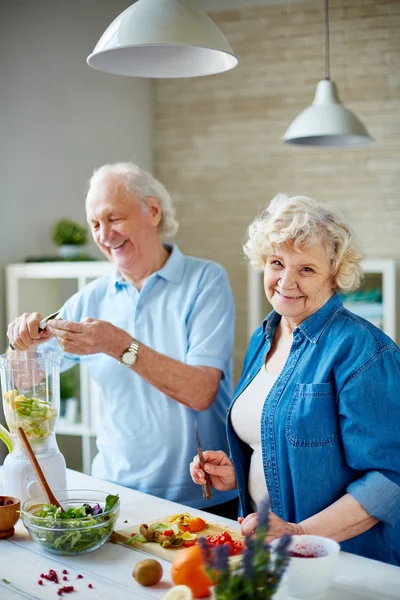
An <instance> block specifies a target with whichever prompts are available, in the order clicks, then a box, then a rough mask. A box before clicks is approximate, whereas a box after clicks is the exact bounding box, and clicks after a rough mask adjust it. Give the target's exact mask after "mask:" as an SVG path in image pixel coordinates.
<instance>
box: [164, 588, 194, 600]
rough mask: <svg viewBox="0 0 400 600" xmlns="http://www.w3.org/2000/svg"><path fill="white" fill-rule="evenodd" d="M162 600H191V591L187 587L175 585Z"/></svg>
mask: <svg viewBox="0 0 400 600" xmlns="http://www.w3.org/2000/svg"><path fill="white" fill-rule="evenodd" d="M164 600H193V594H192V590H191V589H190V588H188V586H187V585H176V586H175V587H173V588H171V589H170V590H169V592H167V594H166V595H165V596H164Z"/></svg>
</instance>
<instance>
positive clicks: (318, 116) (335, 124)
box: [282, 0, 373, 147]
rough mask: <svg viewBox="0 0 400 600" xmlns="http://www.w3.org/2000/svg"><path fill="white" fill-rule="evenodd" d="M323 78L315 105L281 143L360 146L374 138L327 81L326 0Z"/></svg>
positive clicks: (316, 94)
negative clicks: (344, 104) (343, 103)
mask: <svg viewBox="0 0 400 600" xmlns="http://www.w3.org/2000/svg"><path fill="white" fill-rule="evenodd" d="M325 35H326V50H325V65H326V70H325V74H326V76H325V79H323V80H322V81H320V82H319V83H318V85H317V90H316V93H315V98H314V102H313V103H312V105H311V106H309V107H308V108H306V110H304V111H303V112H302V113H300V114H299V115H298V117H296V119H295V120H294V121H293V122H292V123H291V125H290V126H289V128H288V130H287V131H286V133H285V135H284V136H283V138H282V140H283V141H284V142H286V143H287V144H295V145H299V146H332V147H334V146H336V147H339V146H342V147H343V146H363V145H365V144H370V143H371V142H372V141H373V138H372V137H371V136H370V135H369V133H368V131H367V130H366V128H365V127H364V125H363V124H362V123H361V121H360V119H358V118H357V117H356V116H355V115H354V114H353V113H352V112H350V111H349V110H348V109H347V108H346V107H344V106H343V105H342V104H341V103H340V100H339V95H338V91H337V87H336V84H335V83H334V82H333V81H331V79H330V60H329V6H328V0H325Z"/></svg>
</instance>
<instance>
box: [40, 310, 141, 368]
mask: <svg viewBox="0 0 400 600" xmlns="http://www.w3.org/2000/svg"><path fill="white" fill-rule="evenodd" d="M47 329H48V330H49V331H50V333H51V334H52V335H54V336H55V338H56V339H57V341H58V343H59V344H60V346H61V348H62V349H63V350H64V351H65V352H70V353H72V354H79V355H87V354H97V353H100V352H102V353H104V354H108V355H109V356H113V357H114V358H117V359H119V357H120V356H121V353H122V351H123V350H124V349H125V348H127V347H128V346H129V344H130V343H131V340H132V337H131V336H130V335H129V334H128V333H127V332H126V331H123V330H122V329H120V328H119V327H116V326H115V325H112V324H111V323H109V322H108V321H100V320H98V319H91V318H90V317H86V318H85V319H83V321H81V322H79V323H77V322H76V321H66V320H64V319H52V320H51V321H49V322H48V323H47Z"/></svg>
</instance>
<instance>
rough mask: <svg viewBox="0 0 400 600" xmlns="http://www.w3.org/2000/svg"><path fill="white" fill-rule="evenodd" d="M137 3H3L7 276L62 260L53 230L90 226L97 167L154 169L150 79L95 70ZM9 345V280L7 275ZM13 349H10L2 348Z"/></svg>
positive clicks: (0, 163)
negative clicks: (107, 36) (89, 60)
mask: <svg viewBox="0 0 400 600" xmlns="http://www.w3.org/2000/svg"><path fill="white" fill-rule="evenodd" d="M130 4H131V2H130V0H112V1H110V0H35V2H32V0H2V2H1V3H0V82H1V84H0V132H1V134H0V207H1V212H0V215H1V216H0V250H1V251H0V268H1V269H3V268H4V266H5V265H6V264H7V263H10V262H17V261H22V260H24V259H25V258H26V257H27V256H32V255H46V254H48V255H54V254H55V247H54V246H53V245H52V242H51V240H50V230H51V225H52V223H53V222H54V221H55V220H56V219H57V218H59V217H63V216H70V217H72V218H73V219H76V220H77V221H79V222H81V223H84V222H85V214H84V193H85V184H86V181H87V179H88V178H89V177H90V175H91V172H92V170H93V168H94V167H96V166H100V165H102V164H103V163H105V162H114V161H117V160H126V159H135V160H137V161H138V162H139V163H140V164H141V165H142V166H143V167H145V168H149V169H152V168H153V150H152V148H153V93H152V84H151V82H150V81H149V80H142V79H133V78H125V77H120V76H115V75H107V74H104V73H100V72H98V71H95V70H93V69H91V68H90V67H89V66H88V65H87V64H86V57H87V55H88V54H89V53H90V52H91V51H92V50H93V48H94V46H95V44H96V42H97V40H98V38H99V37H100V35H101V34H102V33H103V31H104V29H105V28H106V27H107V25H108V24H109V23H110V22H111V21H112V20H113V18H115V17H116V16H117V15H118V14H119V13H120V12H121V11H122V10H124V8H126V7H127V6H129V5H130ZM0 286H1V287H0V298H1V300H2V309H3V310H2V311H0V312H1V315H0V332H1V334H2V335H1V345H3V339H4V338H3V332H4V330H5V323H4V272H2V273H1V283H0ZM1 350H3V348H1Z"/></svg>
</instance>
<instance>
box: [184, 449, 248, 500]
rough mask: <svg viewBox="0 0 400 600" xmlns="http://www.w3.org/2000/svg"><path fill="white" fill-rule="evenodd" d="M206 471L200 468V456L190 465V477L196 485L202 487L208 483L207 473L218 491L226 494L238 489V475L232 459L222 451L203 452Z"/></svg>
mask: <svg viewBox="0 0 400 600" xmlns="http://www.w3.org/2000/svg"><path fill="white" fill-rule="evenodd" d="M203 457H204V471H203V469H202V468H201V466H200V460H199V457H198V456H195V457H194V459H193V460H192V462H191V463H190V475H191V476H192V479H193V481H194V482H195V483H198V484H199V485H202V484H203V483H205V482H206V477H205V473H208V474H209V475H210V478H211V484H212V486H213V487H215V489H216V490H219V491H220V492H225V491H227V490H234V489H235V488H236V485H237V484H236V474H235V469H234V467H233V463H232V461H231V459H230V458H229V457H228V456H227V455H226V454H225V452H223V451H222V450H217V451H215V450H206V451H205V452H203Z"/></svg>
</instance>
